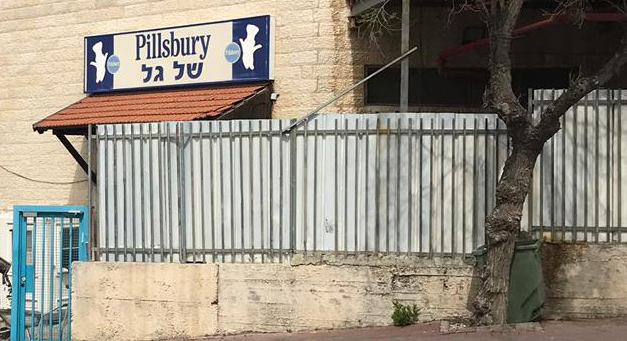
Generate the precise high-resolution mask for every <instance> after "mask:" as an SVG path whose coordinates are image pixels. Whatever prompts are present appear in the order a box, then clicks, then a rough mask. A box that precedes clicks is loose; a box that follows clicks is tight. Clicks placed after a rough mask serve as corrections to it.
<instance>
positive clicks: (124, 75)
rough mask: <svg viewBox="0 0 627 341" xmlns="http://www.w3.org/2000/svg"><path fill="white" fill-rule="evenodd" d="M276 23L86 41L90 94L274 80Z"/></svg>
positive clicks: (242, 22)
mask: <svg viewBox="0 0 627 341" xmlns="http://www.w3.org/2000/svg"><path fill="white" fill-rule="evenodd" d="M273 73H274V21H273V20H272V18H271V17H270V16H261V17H253V18H245V19H237V20H231V21H221V22H215V23H207V24H198V25H189V26H179V27H170V28H163V29H155V30H147V31H137V32H129V33H117V34H109V35H100V36H91V37H86V38H85V92H87V93H96V92H110V91H116V90H129V89H139V88H154V87H173V86H183V85H194V84H211V83H242V82H258V81H268V80H271V79H273V77H274V75H273Z"/></svg>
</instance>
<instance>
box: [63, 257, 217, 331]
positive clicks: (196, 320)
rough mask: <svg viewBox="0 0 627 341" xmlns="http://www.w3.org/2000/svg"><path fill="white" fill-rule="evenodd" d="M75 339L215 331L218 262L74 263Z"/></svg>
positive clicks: (73, 326) (73, 314)
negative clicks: (205, 263)
mask: <svg viewBox="0 0 627 341" xmlns="http://www.w3.org/2000/svg"><path fill="white" fill-rule="evenodd" d="M73 271H74V276H73V284H72V286H73V288H72V289H73V292H72V300H73V308H72V339H73V340H75V341H87V340H90V341H96V340H120V341H121V340H125V341H126V340H160V339H172V338H194V337H203V336H207V335H214V334H216V332H217V316H218V306H217V300H218V291H217V288H218V286H217V284H218V282H217V279H218V266H217V265H204V264H203V265H197V264H195V265H191V264H159V263H153V264H148V263H143V264H142V263H101V262H93V263H74V265H73Z"/></svg>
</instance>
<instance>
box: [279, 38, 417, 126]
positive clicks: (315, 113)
mask: <svg viewBox="0 0 627 341" xmlns="http://www.w3.org/2000/svg"><path fill="white" fill-rule="evenodd" d="M416 51H418V47H414V48H412V49H411V50H409V51H407V52H405V53H403V54H402V55H400V56H399V57H398V58H396V59H394V60H393V61H391V62H389V63H387V64H386V65H384V66H382V67H381V68H380V69H379V70H377V71H375V72H373V73H372V74H371V75H369V76H368V77H366V78H364V79H362V80H360V81H359V82H357V83H355V84H354V85H353V86H351V87H350V88H348V89H346V90H344V91H343V92H342V93H340V94H339V95H337V96H335V97H333V98H331V99H330V100H328V101H326V102H324V103H323V104H321V105H320V106H319V107H317V108H316V109H314V110H313V111H312V112H310V113H309V114H307V115H305V116H303V117H301V118H299V119H297V120H296V122H294V123H292V124H290V125H289V127H287V128H286V129H285V130H283V133H284V134H285V133H289V132H291V131H292V130H294V128H296V127H298V126H299V125H301V124H303V123H305V122H307V121H309V120H310V119H312V118H314V117H316V116H318V113H319V112H320V110H322V109H324V108H326V107H327V106H328V105H329V104H331V103H333V102H335V101H337V100H338V99H340V98H342V97H344V95H346V94H347V93H349V92H351V91H353V90H354V89H355V88H356V87H358V86H360V85H362V84H364V83H365V82H367V81H368V80H369V79H371V78H372V77H374V76H376V75H378V74H379V73H381V72H383V70H385V69H387V68H389V67H390V66H392V65H394V64H396V63H398V62H400V61H401V60H403V59H405V58H407V57H409V56H410V55H411V54H412V53H414V52H416Z"/></svg>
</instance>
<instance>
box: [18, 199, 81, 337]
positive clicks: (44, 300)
mask: <svg viewBox="0 0 627 341" xmlns="http://www.w3.org/2000/svg"><path fill="white" fill-rule="evenodd" d="M88 240H89V212H88V210H87V207H83V206H16V207H15V208H14V220H13V266H14V271H13V295H12V297H13V305H12V311H11V321H12V322H11V341H22V340H41V341H44V340H45V341H61V340H70V336H71V332H72V328H71V323H70V322H71V310H72V297H71V292H72V288H71V285H72V262H73V261H87V260H88V253H87V243H88Z"/></svg>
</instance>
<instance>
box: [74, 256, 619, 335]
mask: <svg viewBox="0 0 627 341" xmlns="http://www.w3.org/2000/svg"><path fill="white" fill-rule="evenodd" d="M543 262H544V276H545V280H546V284H547V291H546V292H547V300H546V310H545V317H546V318H548V319H569V318H594V317H619V316H627V286H625V283H627V245H605V246H604V245H568V244H545V246H544V260H543ZM474 275H475V273H474V270H473V267H472V266H471V265H469V264H466V263H464V262H462V261H460V260H442V259H439V260H438V259H435V260H425V259H418V258H404V257H400V258H399V257H394V256H387V257H371V258H365V257H363V258H358V259H353V258H343V257H342V256H339V257H328V256H325V257H316V256H313V257H312V256H309V257H303V256H302V255H297V256H295V257H294V258H293V259H292V264H291V265H287V264H207V265H202V264H193V265H192V264H170V263H166V264H157V263H102V262H92V263H75V264H74V283H73V285H74V288H73V289H74V291H73V295H72V297H73V307H74V308H73V309H74V311H73V325H72V333H73V335H72V336H73V340H75V341H92V340H93V341H96V340H98V341H99V340H113V341H117V340H120V341H121V340H142V341H143V340H160V339H170V338H182V339H186V338H195V337H203V336H206V335H215V334H224V333H227V334H230V333H243V332H284V331H298V330H313V329H328V328H349V327H362V326H381V325H390V324H391V323H392V320H391V318H390V316H391V314H392V311H393V309H392V302H393V301H394V300H399V301H402V302H405V303H416V304H417V305H418V307H420V308H421V314H420V320H422V321H428V320H439V319H455V318H465V317H468V316H469V314H470V311H469V310H468V304H469V300H470V298H471V297H472V295H473V292H474V290H475V288H476V283H477V282H476V277H475V276H474Z"/></svg>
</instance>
